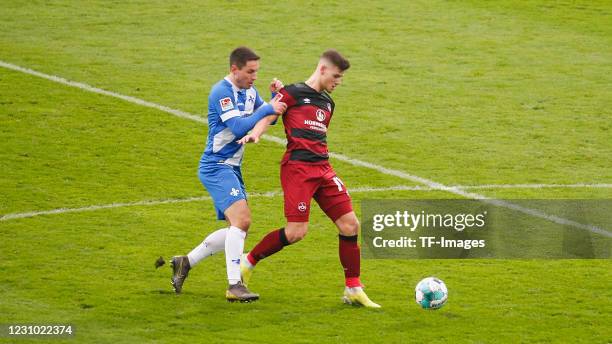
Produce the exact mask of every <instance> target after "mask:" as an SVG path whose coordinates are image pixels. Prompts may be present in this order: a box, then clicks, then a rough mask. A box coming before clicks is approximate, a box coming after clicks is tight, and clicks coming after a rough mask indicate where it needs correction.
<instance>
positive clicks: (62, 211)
mask: <svg viewBox="0 0 612 344" xmlns="http://www.w3.org/2000/svg"><path fill="white" fill-rule="evenodd" d="M452 187H453V188H459V189H465V188H475V189H478V188H486V189H494V188H501V189H512V188H537V189H539V188H542V187H555V188H563V187H569V188H578V187H582V188H593V187H594V188H612V184H489V185H455V186H452ZM386 191H439V190H438V189H433V188H430V187H427V186H419V185H414V186H407V185H395V186H387V187H369V186H364V187H356V188H351V189H350V192H351V193H362V192H363V193H365V192H386ZM282 195H283V193H282V191H268V192H264V193H252V194H249V197H276V196H282ZM210 199H211V198H210V197H209V196H201V197H189V198H171V199H162V200H146V201H138V202H129V203H111V204H102V205H92V206H87V207H80V208H59V209H52V210H41V211H30V212H25V213H12V214H6V215H3V216H0V222H2V221H8V220H13V219H23V218H29V217H35V216H40V215H54V214H65V213H79V212H85V211H94V210H101V209H112V208H121V207H133V206H149V205H159V204H172V203H187V202H198V201H207V200H210Z"/></svg>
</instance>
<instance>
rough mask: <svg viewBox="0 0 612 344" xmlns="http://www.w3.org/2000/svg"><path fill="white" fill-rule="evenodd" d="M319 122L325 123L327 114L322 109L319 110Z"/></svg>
mask: <svg viewBox="0 0 612 344" xmlns="http://www.w3.org/2000/svg"><path fill="white" fill-rule="evenodd" d="M317 120H318V121H319V122H323V121H324V120H325V112H323V110H321V109H317Z"/></svg>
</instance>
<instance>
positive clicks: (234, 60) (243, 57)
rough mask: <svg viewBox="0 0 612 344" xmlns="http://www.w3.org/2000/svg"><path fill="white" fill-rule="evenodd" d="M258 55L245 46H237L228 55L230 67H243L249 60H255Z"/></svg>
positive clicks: (257, 58)
mask: <svg viewBox="0 0 612 344" xmlns="http://www.w3.org/2000/svg"><path fill="white" fill-rule="evenodd" d="M257 60H259V56H257V54H255V52H254V51H253V50H251V49H249V48H247V47H238V48H236V49H234V51H232V53H231V54H230V57H229V63H230V67H231V66H232V65H236V67H238V68H242V67H244V65H246V64H247V62H249V61H257Z"/></svg>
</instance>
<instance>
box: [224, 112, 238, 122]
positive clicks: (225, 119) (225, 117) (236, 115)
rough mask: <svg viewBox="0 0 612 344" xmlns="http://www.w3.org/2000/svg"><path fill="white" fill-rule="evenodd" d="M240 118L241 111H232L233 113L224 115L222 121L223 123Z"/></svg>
mask: <svg viewBox="0 0 612 344" xmlns="http://www.w3.org/2000/svg"><path fill="white" fill-rule="evenodd" d="M238 116H240V111H238V110H232V111H228V112H226V113H224V114H223V115H221V120H222V121H223V122H225V121H227V120H228V119H230V118H234V117H238Z"/></svg>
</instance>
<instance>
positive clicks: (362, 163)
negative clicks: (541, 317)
mask: <svg viewBox="0 0 612 344" xmlns="http://www.w3.org/2000/svg"><path fill="white" fill-rule="evenodd" d="M0 66H1V67H4V68H7V69H11V70H14V71H18V72H22V73H26V74H30V75H33V76H37V77H40V78H44V79H47V80H51V81H54V82H58V83H60V84H64V85H67V86H71V87H76V88H79V89H83V90H86V91H89V92H94V93H98V94H102V95H106V96H111V97H115V98H119V99H122V100H125V101H128V102H131V103H134V104H138V105H142V106H147V107H150V108H154V109H158V110H160V111H163V112H166V113H169V114H171V115H174V116H177V117H181V118H185V119H190V120H193V121H197V122H199V123H206V119H204V118H202V117H200V116H196V115H193V114H190V113H187V112H184V111H181V110H176V109H172V108H169V107H167V106H163V105H159V104H156V103H152V102H149V101H146V100H142V99H139V98H135V97H131V96H126V95H122V94H119V93H115V92H111V91H107V90H103V89H101V88H97V87H93V86H90V85H87V84H84V83H80V82H75V81H70V80H67V79H64V78H62V77H58V76H54V75H49V74H45V73H41V72H38V71H35V70H32V69H29V68H24V67H20V66H17V65H14V64H11V63H8V62H4V61H1V60H0ZM263 138H264V139H266V140H270V141H273V142H277V143H281V144H285V143H286V141H285V140H284V139H281V138H279V137H274V136H270V135H264V136H263ZM329 156H330V157H332V158H335V159H338V160H340V161H343V162H346V163H349V164H351V165H353V166H360V167H365V168H368V169H372V170H375V171H378V172H380V173H383V174H386V175H390V176H395V177H399V178H402V179H406V180H410V181H413V182H416V183H419V184H424V185H427V186H428V187H430V188H432V189H435V190H440V191H447V192H450V193H452V194H455V195H458V196H462V197H465V198H472V199H477V200H481V201H483V202H485V203H488V204H492V205H496V206H500V207H504V208H508V209H512V210H516V211H519V212H522V213H524V214H527V215H531V216H534V217H539V218H543V219H546V220H549V221H552V222H555V223H558V224H561V225H564V226H572V227H575V228H579V229H585V230H588V231H591V232H593V233H597V234H601V235H605V236H608V237H612V233H610V232H608V231H606V230H605V229H601V228H599V227H596V226H591V225H585V224H581V223H578V222H575V221H571V220H568V219H564V218H561V217H558V216H553V215H549V214H546V213H543V212H541V211H538V210H535V209H530V208H525V207H522V206H519V205H517V204H513V203H510V202H505V201H500V200H493V199H491V198H489V197H486V196H484V195H480V194H477V193H473V192H466V191H463V190H461V189H459V188H456V187H450V186H446V185H444V184H441V183H438V182H435V181H433V180H430V179H427V178H423V177H419V176H416V175H412V174H409V173H406V172H403V171H399V170H394V169H390V168H386V167H384V166H380V165H376V164H373V163H370V162H366V161H362V160H359V159H353V158H350V157H348V156H345V155H342V154H338V153H331V152H330V154H329Z"/></svg>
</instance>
